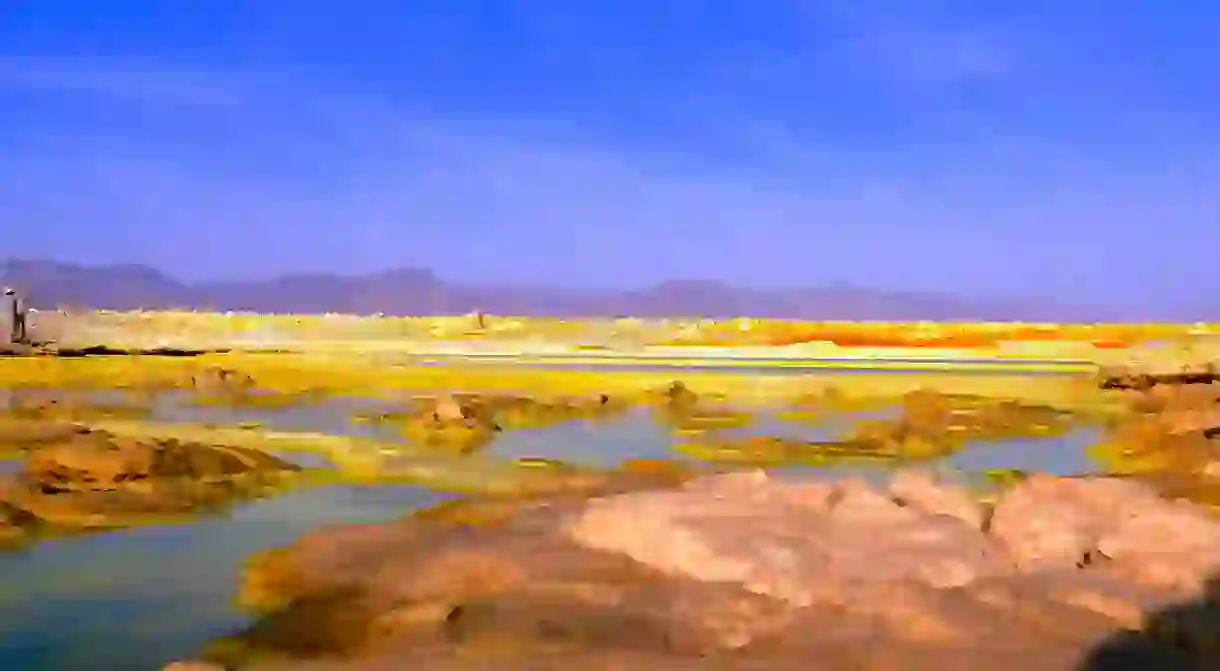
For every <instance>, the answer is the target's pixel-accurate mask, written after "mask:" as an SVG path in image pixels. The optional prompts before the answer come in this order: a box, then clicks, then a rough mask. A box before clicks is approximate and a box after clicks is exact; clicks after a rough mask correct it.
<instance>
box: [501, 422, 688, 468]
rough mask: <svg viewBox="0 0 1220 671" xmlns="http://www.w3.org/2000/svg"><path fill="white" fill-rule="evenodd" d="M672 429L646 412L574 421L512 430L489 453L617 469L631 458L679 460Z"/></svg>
mask: <svg viewBox="0 0 1220 671" xmlns="http://www.w3.org/2000/svg"><path fill="white" fill-rule="evenodd" d="M674 442H675V441H674V438H673V436H672V435H671V433H670V431H669V429H668V428H667V427H665V426H664V425H661V424H658V423H656V422H654V421H653V420H652V417H651V415H650V414H649V413H648V411H646V410H642V409H640V410H632V411H630V412H628V413H627V414H625V415H623V416H621V417H615V418H610V419H604V420H598V421H581V420H574V421H570V422H564V423H562V424H557V425H554V426H549V427H545V428H540V429H513V430H511V431H506V432H504V433H503V434H501V435H499V436H497V437H496V439H495V441H494V442H492V443H491V445H489V446H488V447H487V452H488V453H490V454H493V455H497V456H503V457H507V458H519V457H543V458H546V459H557V460H561V461H567V462H571V463H574V464H581V465H591V466H615V465H617V464H621V463H622V462H623V461H626V460H628V459H680V458H683V457H682V455H680V454H678V453H676V452H674V451H673V450H672V448H673V445H674Z"/></svg>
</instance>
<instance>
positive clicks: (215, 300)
mask: <svg viewBox="0 0 1220 671" xmlns="http://www.w3.org/2000/svg"><path fill="white" fill-rule="evenodd" d="M0 278H2V281H3V282H4V283H6V284H11V285H14V286H17V287H19V288H21V289H22V290H23V291H26V292H28V294H29V296H30V304H31V305H33V306H35V307H42V308H51V307H55V306H70V307H78V308H107V309H114V310H130V309H137V308H145V309H167V308H188V309H199V310H251V311H257V312H279V313H322V312H344V313H357V314H372V313H376V312H383V313H385V314H392V315H411V314H463V313H468V312H471V311H474V310H483V311H485V312H489V313H493V314H514V315H534V316H554V317H582V316H588V317H594V316H615V315H631V316H636V317H665V316H706V317H713V318H724V317H736V316H741V315H749V316H754V317H763V318H786V319H812V320H816V319H843V320H921V319H926V320H1024V321H1093V320H1107V319H1114V318H1115V315H1113V314H1107V311H1105V310H1099V309H1092V308H1076V307H1069V306H1064V305H1060V304H1056V303H1054V302H1052V301H1037V300H1032V299H1025V300H1017V299H998V300H994V301H983V300H978V299H967V298H961V297H955V296H946V295H936V294H922V293H909V292H892V291H879V290H871V289H861V288H856V287H830V288H810V289H773V290H761V289H745V288H739V287H733V286H729V285H726V284H723V283H720V282H713V281H702V280H674V281H669V282H663V283H661V284H658V285H656V286H654V287H651V288H648V289H644V290H623V291H589V290H574V289H573V290H570V289H561V288H552V287H496V286H466V285H461V284H456V283H450V282H446V281H444V280H442V279H441V278H439V277H437V275H436V274H434V273H433V272H432V271H429V270H424V269H415V268H402V269H395V270H387V271H382V272H376V273H368V274H363V275H350V276H344V275H335V274H325V273H317V274H293V275H284V276H280V277H276V278H273V279H266V280H227V281H215V282H199V283H187V282H182V281H179V280H176V279H174V278H172V277H170V276H168V275H166V274H165V273H162V272H161V271H158V270H156V269H154V268H150V267H147V266H140V265H130V264H127V265H108V266H87V265H79V264H72V263H62V262H57V261H42V260H14V261H9V262H6V263H0Z"/></svg>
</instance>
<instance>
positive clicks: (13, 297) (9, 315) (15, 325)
mask: <svg viewBox="0 0 1220 671" xmlns="http://www.w3.org/2000/svg"><path fill="white" fill-rule="evenodd" d="M4 316H5V321H7V322H8V324H9V342H11V343H24V342H25V339H26V327H25V301H23V300H21V297H20V296H18V295H17V292H16V291H15V290H14V289H13V288H12V287H5V288H4Z"/></svg>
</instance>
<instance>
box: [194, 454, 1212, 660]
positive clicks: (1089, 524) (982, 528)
mask: <svg viewBox="0 0 1220 671" xmlns="http://www.w3.org/2000/svg"><path fill="white" fill-rule="evenodd" d="M1218 567H1220V520H1217V519H1216V518H1214V517H1213V516H1212V514H1211V513H1210V512H1209V511H1208V510H1207V509H1205V508H1203V507H1200V506H1198V505H1196V504H1192V503H1188V502H1185V501H1171V500H1167V499H1165V498H1163V497H1161V496H1159V495H1158V494H1156V493H1155V492H1154V491H1152V490H1151V489H1147V488H1145V487H1144V486H1142V485H1140V484H1137V483H1136V482H1134V481H1130V480H1124V479H1117V478H1101V477H1097V478H1055V477H1050V476H1033V477H1031V478H1029V479H1027V480H1024V481H1022V482H1020V483H1018V484H1015V485H1013V486H1011V487H1010V488H1008V489H1007V490H1005V491H1004V492H1003V493H1001V494H999V495H997V496H994V497H992V498H991V499H990V500H982V499H980V498H979V497H978V496H977V495H976V494H974V493H972V492H970V491H968V490H966V489H963V488H960V487H958V486H956V485H951V484H947V483H944V482H940V481H937V480H935V479H933V477H932V476H930V475H928V474H926V473H923V472H920V471H913V470H912V471H905V472H902V473H900V474H899V475H898V476H897V477H896V478H895V479H894V480H893V481H892V483H891V484H890V485H888V488H886V489H877V488H870V487H869V486H867V485H865V484H864V483H862V482H846V483H838V484H832V483H827V482H823V481H816V480H809V479H804V480H788V479H780V478H778V476H767V475H765V474H763V473H762V472H757V473H749V472H741V473H734V474H727V475H715V476H707V477H704V478H700V479H696V480H693V481H690V482H687V483H686V484H684V485H681V486H678V487H668V488H665V489H651V490H645V491H634V492H626V493H619V494H614V495H607V496H603V497H601V498H595V499H589V500H577V499H572V500H567V501H564V500H555V499H551V500H548V501H546V502H539V501H535V502H529V503H522V502H518V503H504V502H501V503H495V502H486V501H485V502H482V503H467V504H460V505H456V506H452V507H449V508H446V509H443V510H441V511H439V512H433V513H432V514H429V515H417V516H414V517H411V518H408V519H405V520H402V521H399V522H394V523H389V524H375V525H349V526H340V527H334V528H329V529H323V530H320V531H317V532H315V533H312V534H310V535H308V536H306V537H304V538H302V539H300V540H299V541H298V542H297V543H295V544H294V545H292V546H290V547H288V548H285V549H281V550H277V551H274V552H272V553H269V554H267V555H264V556H261V557H260V558H258V559H257V560H256V561H255V562H253V563H252V565H251V567H250V568H249V570H248V571H247V575H246V580H245V584H244V585H243V598H244V600H245V601H246V602H247V603H248V604H250V605H253V606H255V607H257V608H260V609H261V610H262V612H263V613H264V615H263V617H262V618H261V619H260V620H258V621H257V622H256V624H254V625H253V626H252V627H251V628H250V629H248V630H247V631H245V632H242V633H240V634H238V635H236V636H233V637H231V638H228V639H225V640H222V641H218V642H217V643H216V644H215V645H214V646H213V647H212V649H210V650H209V652H208V653H207V655H205V657H206V658H207V659H208V660H209V661H207V662H179V663H177V664H175V665H171V668H173V669H175V670H176V671H186V670H187V669H216V668H232V669H243V670H257V671H278V670H280V669H297V670H300V671H355V670H357V669H359V670H368V671H374V670H381V669H384V670H386V671H390V670H392V669H393V670H397V669H402V668H425V669H561V668H562V669H644V668H647V669H794V670H795V669H800V670H801V671H808V670H810V669H827V670H836V671H837V670H839V669H872V670H878V671H881V670H888V669H893V670H895V671H898V670H901V671H918V670H920V669H928V670H935V671H949V670H953V669H983V668H985V669H989V670H990V671H1004V670H1006V669H1013V670H1016V669H1021V670H1024V669H1034V668H1036V669H1048V670H1054V669H1079V670H1081V671H1096V670H1102V669H1145V668H1147V669H1175V668H1180V669H1215V668H1220V626H1218V625H1217V624H1216V622H1217V619H1216V615H1215V613H1214V612H1208V611H1209V609H1210V608H1213V606H1211V605H1210V604H1212V601H1211V597H1210V596H1209V594H1208V590H1209V587H1208V583H1209V580H1210V577H1211V575H1212V574H1213V572H1214V571H1216V569H1217V568H1218Z"/></svg>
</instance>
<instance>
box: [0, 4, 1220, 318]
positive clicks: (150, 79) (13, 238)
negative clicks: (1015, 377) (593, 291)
mask: <svg viewBox="0 0 1220 671" xmlns="http://www.w3.org/2000/svg"><path fill="white" fill-rule="evenodd" d="M1218 135H1220V3H1218V4H1212V3H1207V2H1184V1H1183V2H1172V1H1165V2H1135V1H1134V0H1059V1H1050V0H1046V1H1042V0H992V1H990V2H982V1H974V2H965V1H962V2H952V1H938V0H920V1H918V2H915V1H903V0H889V1H884V0H828V1H824V2H823V1H818V0H749V1H746V0H741V1H736V0H714V1H709V0H703V1H698V2H696V1H694V0H690V1H676V0H675V1H665V0H649V1H645V0H600V1H596V0H562V1H561V0H518V1H516V2H512V1H509V0H482V1H480V2H474V1H472V0H346V1H345V2H318V1H311V0H292V1H288V0H244V1H242V2H237V1H235V0H206V1H205V0H198V1H194V2H189V1H186V0H183V1H180V2H165V1H162V2H153V1H151V0H149V1H137V0H105V1H98V0H93V1H92V2H85V1H79V2H69V1H67V0H32V1H29V2H4V3H0V229H2V231H3V234H4V239H3V241H2V244H3V245H5V248H4V249H2V250H0V256H19V257H42V258H47V257H51V258H56V259H60V260H68V261H79V262H134V263H147V264H151V265H154V266H156V267H158V268H161V269H163V270H166V271H167V272H170V273H171V274H174V275H176V276H179V277H182V278H185V279H197V278H217V277H251V276H266V275H270V274H274V273H278V272H283V271H303V270H328V271H329V270H333V271H339V272H354V271H363V270H376V269H381V268H385V267H390V266H423V267H430V268H433V269H435V270H436V271H437V272H438V273H439V274H440V275H441V276H442V277H445V278H447V279H452V280H457V281H469V282H483V281H493V282H512V283H545V284H563V285H579V286H640V285H645V284H649V283H653V282H657V281H661V280H665V279H671V278H707V279H720V280H724V281H727V282H732V283H737V284H743V285H752V286H759V287H768V286H818V285H827V284H834V283H846V284H853V285H860V286H868V287H876V288H883V289H902V290H930V291H949V292H954V291H956V292H961V293H968V294H972V295H987V294H1020V295H1032V296H1055V297H1058V298H1060V299H1062V300H1069V301H1075V302H1081V301H1083V302H1088V303H1095V304H1110V305H1122V306H1137V305H1138V306H1145V307H1148V306H1154V305H1162V304H1169V303H1174V304H1182V303H1184V302H1186V303H1189V302H1191V301H1194V302H1196V303H1197V302H1199V301H1204V302H1206V301H1209V300H1210V301H1211V302H1212V304H1213V305H1216V304H1218V303H1220V301H1216V300H1214V299H1213V298H1212V297H1213V296H1216V295H1220V259H1218V253H1220V234H1217V233H1215V231H1216V230H1217V228H1218V226H1217V224H1218V223H1220V216H1218V215H1220V152H1218V151H1217V150H1218V149H1220V143H1218V139H1220V137H1218Z"/></svg>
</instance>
